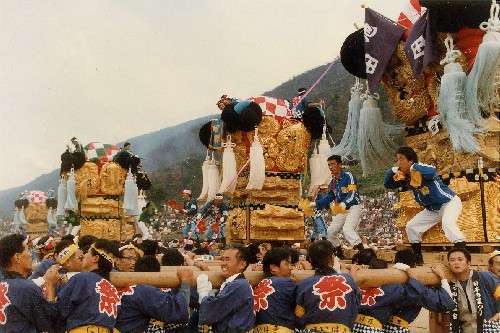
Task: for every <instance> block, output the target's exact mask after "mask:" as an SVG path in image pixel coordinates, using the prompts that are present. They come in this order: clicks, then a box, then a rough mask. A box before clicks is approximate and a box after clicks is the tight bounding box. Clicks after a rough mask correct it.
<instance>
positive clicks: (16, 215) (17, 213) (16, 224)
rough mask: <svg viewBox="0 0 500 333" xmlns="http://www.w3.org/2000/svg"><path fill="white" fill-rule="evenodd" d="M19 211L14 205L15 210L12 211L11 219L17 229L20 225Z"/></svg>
mask: <svg viewBox="0 0 500 333" xmlns="http://www.w3.org/2000/svg"><path fill="white" fill-rule="evenodd" d="M19 213H20V209H19V208H17V207H16V211H15V212H14V219H13V220H12V223H13V224H14V227H16V228H17V229H19V227H20V226H21V220H20V219H19Z"/></svg>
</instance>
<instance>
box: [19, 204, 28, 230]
mask: <svg viewBox="0 0 500 333" xmlns="http://www.w3.org/2000/svg"><path fill="white" fill-rule="evenodd" d="M18 217H19V226H20V227H22V226H25V225H26V224H28V221H27V220H26V216H25V215H24V207H22V208H21V210H20V211H19V216H18Z"/></svg>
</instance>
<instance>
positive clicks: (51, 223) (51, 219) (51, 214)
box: [47, 208, 57, 228]
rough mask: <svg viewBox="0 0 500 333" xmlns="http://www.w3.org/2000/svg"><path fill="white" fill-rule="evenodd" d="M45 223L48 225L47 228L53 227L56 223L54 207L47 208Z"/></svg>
mask: <svg viewBox="0 0 500 333" xmlns="http://www.w3.org/2000/svg"><path fill="white" fill-rule="evenodd" d="M47 224H48V225H49V228H50V227H55V226H56V225H57V222H56V220H55V216H54V209H52V208H49V209H48V210H47Z"/></svg>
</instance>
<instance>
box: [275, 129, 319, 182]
mask: <svg viewBox="0 0 500 333" xmlns="http://www.w3.org/2000/svg"><path fill="white" fill-rule="evenodd" d="M276 141H277V142H278V146H279V149H280V155H279V156H278V157H277V158H276V166H277V167H278V168H279V169H280V171H288V172H300V171H302V170H303V169H304V166H305V165H306V163H307V150H308V148H309V144H310V142H311V136H310V134H309V132H308V131H307V130H306V128H305V127H304V124H302V123H296V124H294V125H291V126H289V127H287V128H284V129H282V130H281V131H280V132H279V133H278V136H277V140H276Z"/></svg>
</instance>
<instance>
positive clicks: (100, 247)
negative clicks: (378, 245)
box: [0, 234, 500, 333]
mask: <svg viewBox="0 0 500 333" xmlns="http://www.w3.org/2000/svg"><path fill="white" fill-rule="evenodd" d="M335 254H336V249H335V246H334V245H333V244H332V243H331V242H330V241H328V240H317V241H314V242H312V243H311V244H310V245H309V246H308V248H307V249H305V248H302V249H301V248H300V245H299V244H294V246H292V247H288V246H287V245H285V244H283V243H278V242H259V243H253V244H250V245H248V246H242V245H228V246H226V247H225V248H221V247H219V246H214V244H210V243H208V242H202V243H197V242H193V241H190V240H186V241H183V242H176V241H172V242H171V243H170V244H162V243H160V242H157V241H153V240H142V239H141V238H140V237H136V238H135V239H134V240H130V241H127V242H118V241H109V240H104V239H96V238H95V237H92V236H83V237H81V238H76V237H73V236H71V235H67V236H64V237H62V238H59V239H53V238H51V237H49V236H45V237H43V238H39V239H36V240H31V239H30V238H29V237H26V236H23V235H20V234H10V235H7V236H5V237H3V238H1V239H0V274H1V275H0V331H2V332H13V333H14V332H64V331H66V332H71V333H79V332H101V333H102V332H109V333H111V332H113V329H115V330H117V331H118V332H197V331H202V332H208V331H211V332H249V331H251V330H253V332H293V331H294V330H301V331H302V332H354V333H364V332H409V331H408V325H409V324H410V323H411V322H412V321H413V320H415V318H416V317H417V315H418V313H419V312H420V310H421V308H427V309H429V310H432V311H435V312H443V313H449V314H450V318H451V319H450V320H451V327H455V326H456V328H457V329H458V327H461V329H462V332H467V333H468V332H474V333H476V332H498V331H497V330H498V329H499V328H500V326H499V325H500V298H499V293H500V282H499V281H500V280H499V276H500V251H496V252H494V253H493V254H492V255H491V258H490V261H489V270H490V271H489V272H486V271H475V270H472V269H471V268H470V263H471V256H470V253H469V252H468V251H467V250H466V249H464V248H462V247H455V248H453V249H452V250H450V251H449V252H448V261H449V265H450V269H451V272H452V274H453V276H454V279H453V280H451V281H448V280H446V275H445V272H444V270H443V268H442V267H441V266H433V267H432V270H433V272H434V273H435V274H436V275H438V277H439V279H440V280H441V285H440V286H434V287H429V286H425V285H424V284H422V283H421V282H419V281H418V280H417V279H416V278H414V276H413V275H412V274H411V270H409V268H410V267H415V265H416V258H415V255H414V253H413V250H412V249H409V248H408V249H404V250H400V251H398V252H397V253H396V257H395V262H394V265H393V266H392V267H393V268H396V269H398V270H401V271H404V272H406V274H408V276H409V279H408V281H407V282H406V283H387V284H382V283H381V285H380V286H378V287H370V288H366V287H363V284H365V283H366V279H367V278H366V277H363V275H362V273H361V272H362V271H361V270H360V267H362V266H359V265H365V267H369V268H371V269H384V268H387V267H388V263H387V262H385V261H383V260H381V259H378V258H377V254H376V251H374V250H373V249H372V248H362V249H359V251H358V252H357V253H356V254H355V255H354V257H353V258H352V264H346V262H345V261H339V259H338V258H337V257H336V256H335ZM33 256H34V259H35V260H33V259H32V258H33ZM214 257H216V258H219V262H220V268H218V270H217V271H218V272H219V273H220V274H221V275H222V277H223V279H224V282H223V283H222V285H221V286H220V287H218V288H217V290H216V289H215V288H214V287H213V286H212V282H211V281H210V279H209V275H208V274H203V273H204V272H206V271H209V270H211V269H210V266H209V265H208V264H209V263H210V260H211V259H212V258H214ZM35 262H36V263H35ZM161 266H177V267H176V268H175V269H174V270H173V271H172V272H176V274H177V277H178V280H179V281H180V284H179V286H178V288H171V289H165V288H157V287H154V286H152V285H143V284H131V285H130V286H128V287H125V288H123V287H122V288H115V287H114V286H113V284H112V283H111V280H110V273H111V272H113V271H119V272H144V274H148V272H159V271H160V269H161ZM304 268H305V269H312V270H314V273H312V274H311V276H309V277H306V278H304V279H302V280H300V281H294V280H292V279H291V272H292V270H297V269H304ZM195 270H196V271H201V272H200V274H198V276H197V278H195V275H194V273H193V271H195ZM248 271H262V273H263V278H262V279H261V280H260V282H259V283H258V284H256V285H255V286H251V285H250V282H249V281H248V280H247V279H246V278H245V275H244V274H245V273H246V272H248ZM365 272H366V271H365ZM387 281H389V282H390V281H391V280H390V279H389V280H387ZM360 286H361V287H360ZM454 325H455V326H454ZM457 325H458V326H457ZM453 332H455V331H453ZM457 332H458V331H457Z"/></svg>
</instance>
